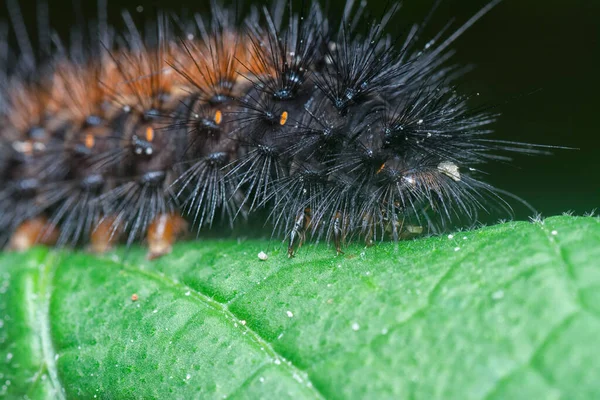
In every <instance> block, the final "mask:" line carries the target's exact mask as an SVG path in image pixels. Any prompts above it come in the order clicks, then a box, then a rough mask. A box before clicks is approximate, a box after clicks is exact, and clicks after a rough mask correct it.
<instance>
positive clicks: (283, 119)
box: [279, 111, 288, 126]
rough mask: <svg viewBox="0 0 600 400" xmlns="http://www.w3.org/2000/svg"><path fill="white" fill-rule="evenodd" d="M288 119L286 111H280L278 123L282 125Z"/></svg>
mask: <svg viewBox="0 0 600 400" xmlns="http://www.w3.org/2000/svg"><path fill="white" fill-rule="evenodd" d="M287 120H288V112H287V111H284V112H282V113H281V118H280V119H279V125H281V126H283V125H285V124H286V122H287Z"/></svg>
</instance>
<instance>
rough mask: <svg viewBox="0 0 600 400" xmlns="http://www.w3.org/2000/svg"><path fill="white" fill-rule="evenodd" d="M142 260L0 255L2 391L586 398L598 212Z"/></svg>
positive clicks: (203, 249) (179, 250)
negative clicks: (390, 237) (367, 241)
mask: <svg viewBox="0 0 600 400" xmlns="http://www.w3.org/2000/svg"><path fill="white" fill-rule="evenodd" d="M260 251H266V252H267V253H268V254H269V259H268V260H267V261H260V260H259V259H258V257H257V253H258V252H260ZM143 256H144V251H143V249H134V250H132V251H131V252H130V253H129V254H128V255H127V257H126V258H125V261H123V258H122V257H121V258H119V257H116V256H114V255H113V256H112V258H111V257H105V258H97V257H93V256H90V255H88V254H85V253H60V252H56V251H48V250H45V249H41V248H38V249H34V250H31V251H29V252H28V253H25V254H14V253H4V254H2V255H0V293H1V298H0V396H1V395H4V396H7V397H9V398H22V397H23V396H25V395H26V396H27V397H28V398H31V399H45V398H50V399H52V398H95V397H96V396H97V397H98V398H161V399H167V398H168V399H171V398H181V399H191V398H208V399H211V398H214V399H220V398H230V399H256V398H270V399H271V398H272V399H278V398H294V399H343V398H359V399H364V398H370V399H383V398H395V399H399V398H414V399H436V398H440V399H441V398H443V399H450V398H456V399H483V398H485V399H507V398H510V399H515V398H523V399H531V398H536V399H552V398H560V397H562V398H569V399H578V398H580V399H591V398H600V379H598V376H599V374H600V222H599V220H598V219H596V218H592V217H580V218H578V217H568V216H563V217H553V218H549V219H546V220H545V221H543V222H536V223H528V222H510V223H505V224H501V225H496V226H492V227H487V228H483V229H478V230H475V231H471V232H459V233H455V234H454V235H449V236H443V237H432V238H425V239H420V240H415V241H405V242H401V243H398V244H394V243H383V244H380V245H377V246H374V247H372V248H369V249H364V248H362V247H361V246H359V245H353V246H350V247H349V248H348V249H347V251H346V253H345V254H344V255H343V256H339V257H336V256H334V253H333V251H332V250H331V249H330V248H327V247H326V246H324V245H315V246H305V247H303V248H302V250H301V251H300V253H299V255H298V256H297V257H296V258H294V259H292V260H288V259H287V258H286V257H285V251H284V249H283V248H282V247H281V246H280V245H279V244H278V243H273V242H267V241H244V242H240V243H238V242H234V241H216V240H211V241H202V240H200V241H195V242H189V243H180V244H178V245H177V246H176V247H175V250H174V252H173V254H171V255H169V256H167V257H164V258H163V259H160V260H157V261H153V262H149V261H146V260H144V257H143ZM134 293H135V294H137V296H138V300H137V301H132V295H133V294H134Z"/></svg>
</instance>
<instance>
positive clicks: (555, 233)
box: [550, 230, 558, 236]
mask: <svg viewBox="0 0 600 400" xmlns="http://www.w3.org/2000/svg"><path fill="white" fill-rule="evenodd" d="M550 233H551V234H552V236H556V235H558V231H557V230H554V231H552V232H550Z"/></svg>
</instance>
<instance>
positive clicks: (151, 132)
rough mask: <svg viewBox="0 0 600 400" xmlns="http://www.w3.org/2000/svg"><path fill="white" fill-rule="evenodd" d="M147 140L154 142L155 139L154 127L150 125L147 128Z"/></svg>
mask: <svg viewBox="0 0 600 400" xmlns="http://www.w3.org/2000/svg"><path fill="white" fill-rule="evenodd" d="M146 140H147V141H148V142H152V141H153V140H154V129H153V128H152V127H151V126H149V127H147V128H146Z"/></svg>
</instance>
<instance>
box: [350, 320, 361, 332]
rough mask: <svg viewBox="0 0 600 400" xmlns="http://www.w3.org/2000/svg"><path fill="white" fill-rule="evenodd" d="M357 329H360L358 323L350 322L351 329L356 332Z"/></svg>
mask: <svg viewBox="0 0 600 400" xmlns="http://www.w3.org/2000/svg"><path fill="white" fill-rule="evenodd" d="M359 329H360V325H359V324H358V322H353V323H352V330H353V331H355V332H356V331H357V330H359Z"/></svg>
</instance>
